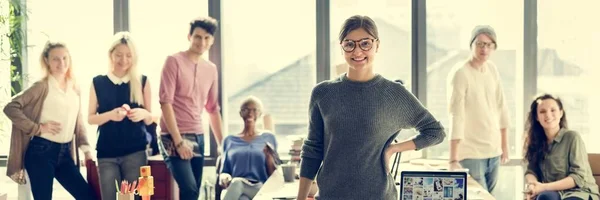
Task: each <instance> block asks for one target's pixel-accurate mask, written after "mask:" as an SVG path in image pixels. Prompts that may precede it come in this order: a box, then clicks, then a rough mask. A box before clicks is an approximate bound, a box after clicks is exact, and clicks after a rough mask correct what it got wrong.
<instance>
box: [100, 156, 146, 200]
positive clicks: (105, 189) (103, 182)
mask: <svg viewBox="0 0 600 200" xmlns="http://www.w3.org/2000/svg"><path fill="white" fill-rule="evenodd" d="M147 163H148V156H147V155H146V151H138V152H135V153H132V154H129V155H125V156H121V157H116V158H99V159H98V174H99V175H100V189H101V191H102V200H116V199H117V188H116V187H115V180H116V181H118V182H119V183H120V182H121V181H122V180H127V181H129V183H133V181H137V180H138V178H139V177H140V167H141V166H144V165H146V164H147Z"/></svg>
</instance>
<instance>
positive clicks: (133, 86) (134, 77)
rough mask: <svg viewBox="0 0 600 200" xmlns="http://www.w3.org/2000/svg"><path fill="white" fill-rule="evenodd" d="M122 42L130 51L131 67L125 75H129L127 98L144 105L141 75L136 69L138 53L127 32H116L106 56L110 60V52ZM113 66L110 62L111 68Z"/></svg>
mask: <svg viewBox="0 0 600 200" xmlns="http://www.w3.org/2000/svg"><path fill="white" fill-rule="evenodd" d="M121 44H124V45H126V46H127V47H128V48H129V51H131V67H129V69H128V70H127V76H128V77H129V89H130V93H129V100H130V101H131V102H132V103H137V104H139V105H144V95H143V90H144V88H142V75H141V74H140V73H139V72H138V70H137V60H138V55H137V51H136V48H135V45H134V42H133V40H132V39H131V35H130V34H129V32H118V33H115V35H114V36H113V42H112V44H111V45H110V49H109V50H108V58H109V59H110V60H111V61H112V57H111V54H112V52H113V51H114V50H115V49H116V48H117V46H119V45H121ZM113 68H114V66H112V62H111V70H112V69H113Z"/></svg>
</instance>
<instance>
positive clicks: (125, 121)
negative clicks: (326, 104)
mask: <svg viewBox="0 0 600 200" xmlns="http://www.w3.org/2000/svg"><path fill="white" fill-rule="evenodd" d="M108 53H109V57H110V61H111V62H110V64H111V65H110V66H111V67H110V71H109V73H108V74H107V75H99V76H96V77H94V80H93V84H92V87H91V88H90V103H89V117H88V122H89V123H90V124H95V125H98V134H99V135H98V142H97V144H96V150H97V152H98V154H97V157H98V168H99V173H100V189H101V191H102V199H104V200H115V199H116V192H117V191H116V187H115V180H116V181H118V182H119V183H120V182H121V181H122V180H127V181H129V182H130V183H131V182H133V181H135V180H137V179H138V177H139V176H140V172H139V171H140V167H141V166H144V165H146V164H147V160H148V157H147V154H146V151H145V150H146V146H147V144H148V137H149V134H147V130H146V125H149V124H151V123H152V116H151V99H150V96H151V93H150V85H149V83H148V81H147V78H146V76H143V75H140V74H139V73H138V71H137V65H136V64H137V54H136V50H135V46H134V44H133V42H132V41H131V37H130V35H129V33H127V32H119V33H116V34H115V38H114V40H113V43H112V45H111V47H110V50H109V51H108Z"/></svg>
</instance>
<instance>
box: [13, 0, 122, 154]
mask: <svg viewBox="0 0 600 200" xmlns="http://www.w3.org/2000/svg"><path fill="white" fill-rule="evenodd" d="M78 8H94V9H78ZM27 9H28V11H29V20H28V21H27V27H28V30H27V47H28V49H27V51H28V52H27V55H26V57H27V63H26V65H25V66H27V67H26V70H27V73H28V74H26V77H27V79H28V80H29V81H28V83H29V86H30V85H31V84H33V83H34V82H35V81H37V80H39V79H40V78H41V77H42V76H43V73H42V71H41V66H40V63H39V58H40V55H41V53H42V51H43V49H44V45H45V43H46V41H48V40H59V41H64V42H65V43H66V45H67V47H68V48H69V52H70V53H71V57H72V62H73V70H74V71H73V72H74V73H75V75H76V77H77V83H78V84H79V86H80V87H81V97H82V98H81V109H82V110H81V111H82V114H83V118H84V122H87V112H88V102H89V88H90V86H91V83H92V78H93V77H95V76H96V75H99V74H105V73H106V72H107V70H108V63H109V62H108V53H107V51H108V48H109V46H110V42H111V36H112V30H113V20H112V18H113V2H112V1H97V2H83V1H77V0H56V1H27ZM24 56H25V55H24ZM85 124H86V125H87V123H85ZM86 128H87V132H88V139H89V142H90V145H91V147H92V148H95V147H96V137H95V136H96V129H97V126H91V125H87V126H86ZM95 153H96V151H92V154H95Z"/></svg>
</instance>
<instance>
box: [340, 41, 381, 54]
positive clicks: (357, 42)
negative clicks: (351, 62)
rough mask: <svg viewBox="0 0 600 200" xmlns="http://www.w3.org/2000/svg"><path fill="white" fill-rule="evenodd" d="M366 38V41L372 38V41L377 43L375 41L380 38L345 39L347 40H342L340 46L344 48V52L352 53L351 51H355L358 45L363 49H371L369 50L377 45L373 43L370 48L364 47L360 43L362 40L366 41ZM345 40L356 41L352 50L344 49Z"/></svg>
mask: <svg viewBox="0 0 600 200" xmlns="http://www.w3.org/2000/svg"><path fill="white" fill-rule="evenodd" d="M365 40H366V41H369V40H371V43H372V44H375V42H377V41H379V39H377V38H363V39H360V40H351V39H345V40H342V41H341V42H340V47H341V48H342V51H344V52H346V53H351V52H353V51H354V50H356V47H357V46H358V47H359V48H360V49H361V50H363V51H369V50H371V49H373V46H375V45H371V47H370V48H368V49H365V48H363V46H362V45H360V44H361V42H362V41H365ZM344 42H354V47H352V50H349V51H347V50H346V49H344V45H343V44H344ZM356 44H358V45H356Z"/></svg>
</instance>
